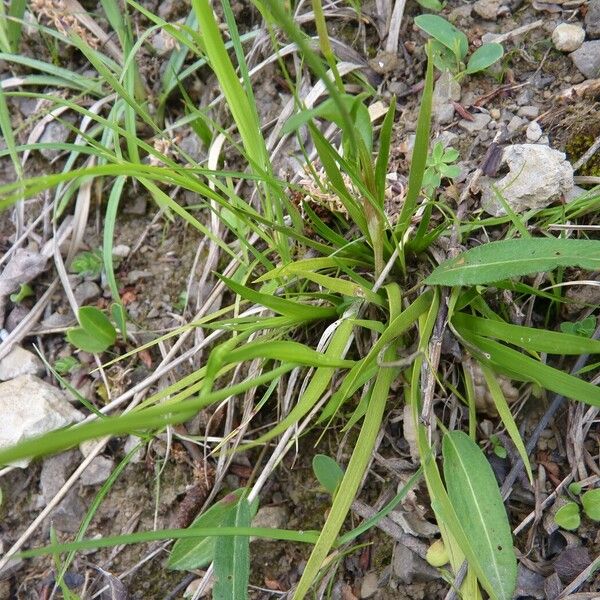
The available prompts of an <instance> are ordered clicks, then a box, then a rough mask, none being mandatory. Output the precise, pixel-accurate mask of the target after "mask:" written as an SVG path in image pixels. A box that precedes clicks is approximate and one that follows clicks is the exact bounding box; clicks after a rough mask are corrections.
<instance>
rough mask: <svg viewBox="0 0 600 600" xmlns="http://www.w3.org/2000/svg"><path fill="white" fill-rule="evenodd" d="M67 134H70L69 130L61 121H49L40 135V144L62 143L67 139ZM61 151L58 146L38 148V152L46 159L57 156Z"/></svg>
mask: <svg viewBox="0 0 600 600" xmlns="http://www.w3.org/2000/svg"><path fill="white" fill-rule="evenodd" d="M69 135H71V130H70V129H69V127H67V125H66V124H65V123H63V122H61V121H50V123H48V125H46V128H45V129H44V133H42V136H41V137H40V144H62V143H63V142H66V141H67V139H69ZM61 152H62V150H60V149H59V148H44V149H42V150H40V154H41V155H42V156H43V157H44V158H45V159H46V160H53V159H55V158H57V157H58V156H59V155H60V153H61Z"/></svg>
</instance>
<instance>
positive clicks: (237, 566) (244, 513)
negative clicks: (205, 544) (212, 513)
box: [212, 498, 252, 600]
mask: <svg viewBox="0 0 600 600" xmlns="http://www.w3.org/2000/svg"><path fill="white" fill-rule="evenodd" d="M251 520H252V516H251V513H250V505H249V504H248V501H247V500H246V499H245V498H241V499H240V501H239V502H238V503H237V507H236V510H235V511H232V512H231V513H229V514H228V515H227V516H226V517H225V520H224V523H223V525H225V526H232V527H250V521H251ZM214 567H215V585H214V588H213V596H212V597H213V599H214V600H234V598H235V600H246V599H247V598H248V579H249V577H250V538H249V537H248V536H235V537H228V536H222V537H218V538H217V540H216V542H215V561H214Z"/></svg>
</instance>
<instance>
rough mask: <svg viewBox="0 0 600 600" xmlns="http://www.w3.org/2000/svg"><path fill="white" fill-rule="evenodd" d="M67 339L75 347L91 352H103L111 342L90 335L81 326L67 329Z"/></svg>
mask: <svg viewBox="0 0 600 600" xmlns="http://www.w3.org/2000/svg"><path fill="white" fill-rule="evenodd" d="M67 341H68V342H69V343H70V344H73V346H75V348H79V350H83V351H84V352H90V353H91V354H96V353H99V352H104V351H105V350H106V349H107V348H109V347H110V346H111V344H107V343H105V341H104V340H102V339H100V338H95V337H94V336H93V335H90V334H89V333H88V331H87V330H86V329H84V328H83V327H74V328H73V329H69V331H67Z"/></svg>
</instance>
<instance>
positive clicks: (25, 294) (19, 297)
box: [10, 283, 33, 304]
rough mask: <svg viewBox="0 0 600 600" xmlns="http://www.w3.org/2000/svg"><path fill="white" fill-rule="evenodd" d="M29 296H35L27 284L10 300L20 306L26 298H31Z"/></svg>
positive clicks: (11, 296)
mask: <svg viewBox="0 0 600 600" xmlns="http://www.w3.org/2000/svg"><path fill="white" fill-rule="evenodd" d="M29 296H33V290H32V289H31V286H30V285H28V284H26V283H22V284H21V287H20V288H19V291H18V292H15V293H14V294H11V295H10V300H11V302H14V303H15V304H19V303H20V302H23V300H25V298H29Z"/></svg>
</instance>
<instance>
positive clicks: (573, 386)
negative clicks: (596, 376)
mask: <svg viewBox="0 0 600 600" xmlns="http://www.w3.org/2000/svg"><path fill="white" fill-rule="evenodd" d="M463 339H464V340H465V341H466V342H467V345H468V347H469V350H470V351H471V352H472V353H473V354H475V356H477V359H478V360H479V361H480V362H482V363H484V364H487V365H491V366H492V367H494V368H496V369H498V370H500V371H501V372H502V373H505V374H507V375H509V376H511V377H514V378H515V379H518V380H520V381H533V382H535V383H537V384H538V385H540V386H541V387H543V388H545V389H547V390H550V391H552V392H555V393H557V394H561V395H562V396H565V397H566V398H572V399H573V400H579V401H580V402H583V403H584V404H590V405H592V406H600V388H598V387H597V386H595V385H592V384H591V383H588V382H587V381H583V380H582V379H578V378H577V377H574V376H573V375H569V374H568V373H565V372H563V371H560V370H559V369H555V368H553V367H551V366H549V365H546V364H544V363H541V362H539V361H537V360H535V359H533V358H530V357H529V356H527V355H525V354H522V353H521V352H518V351H517V350H513V349H512V348H508V347H506V346H504V345H502V344H499V343H498V342H495V341H493V340H490V339H488V338H484V337H481V336H478V335H471V334H469V335H465V334H464V333H463Z"/></svg>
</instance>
